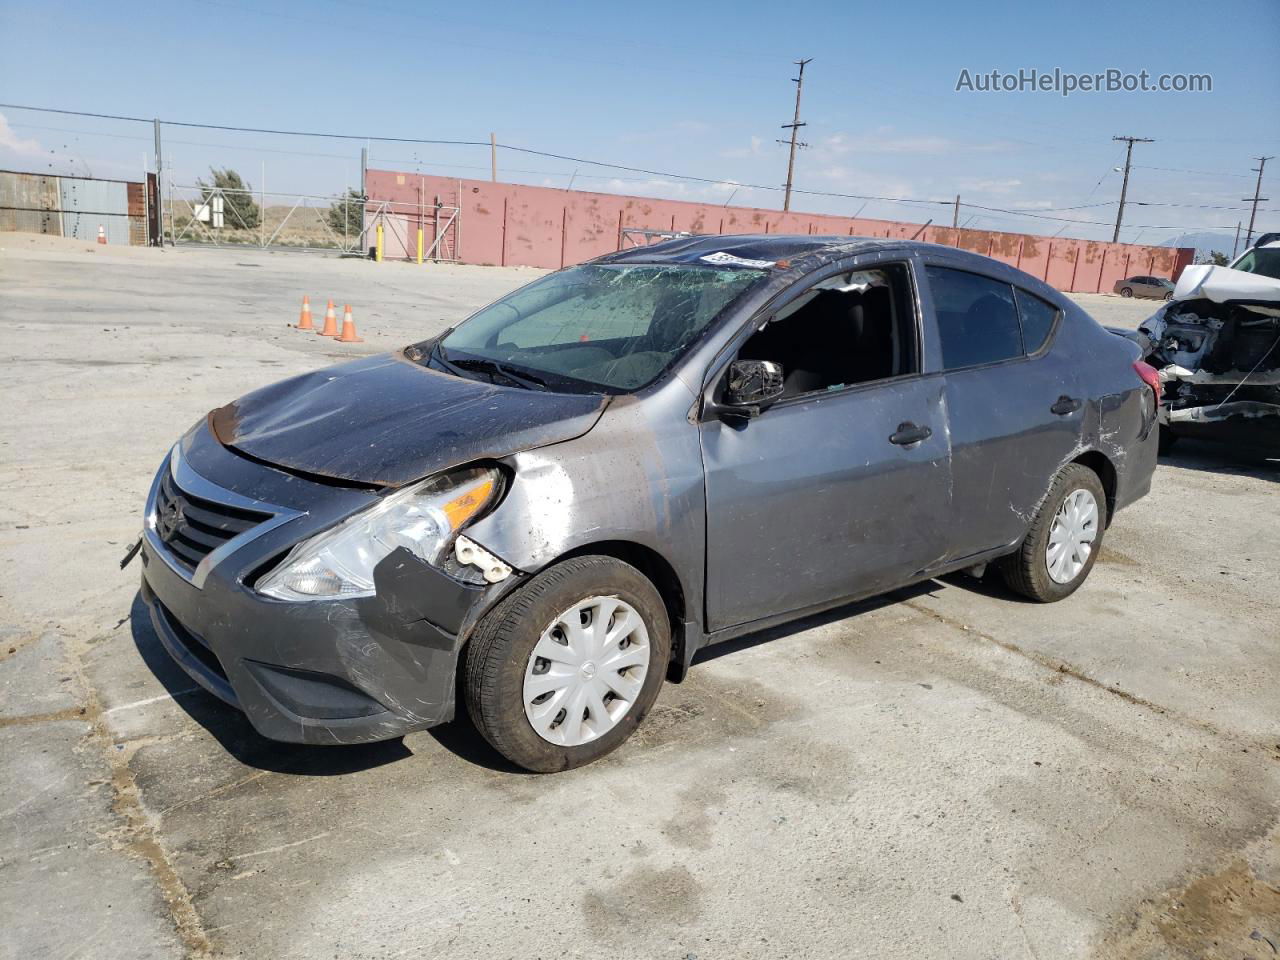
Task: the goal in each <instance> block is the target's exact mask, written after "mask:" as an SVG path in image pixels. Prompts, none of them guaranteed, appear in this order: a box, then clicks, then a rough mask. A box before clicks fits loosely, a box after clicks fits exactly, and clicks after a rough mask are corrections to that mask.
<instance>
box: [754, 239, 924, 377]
mask: <svg viewBox="0 0 1280 960" xmlns="http://www.w3.org/2000/svg"><path fill="white" fill-rule="evenodd" d="M916 331H917V323H916V313H915V300H914V297H913V296H912V294H911V274H910V272H909V270H908V268H907V265H906V264H905V263H889V264H877V265H876V266H874V267H869V268H866V269H860V270H854V271H851V272H848V273H842V274H838V275H836V276H834V277H828V278H827V279H825V280H821V281H819V282H818V283H816V284H814V285H813V286H812V287H810V288H809V289H808V290H806V291H805V292H804V293H802V294H800V296H798V297H796V298H795V299H794V300H792V301H791V302H790V303H788V304H787V305H786V306H785V307H783V308H782V309H781V310H779V311H778V312H777V314H775V315H774V316H773V317H772V318H771V319H770V320H769V322H768V323H767V324H766V325H765V326H764V327H763V328H762V329H761V330H759V331H757V332H756V333H755V334H754V335H753V336H751V338H750V339H748V340H747V341H746V343H744V344H743V345H742V347H741V349H739V351H738V359H740V360H772V361H774V362H775V363H779V364H781V365H782V373H783V383H784V391H783V394H782V396H783V399H786V398H788V397H797V396H801V395H803V394H808V393H816V392H821V391H827V390H836V389H840V388H842V387H848V386H853V385H855V384H859V383H869V382H872V381H875V380H887V379H889V378H891V377H901V376H907V375H910V374H914V373H918V372H919V370H920V359H919V358H920V351H919V345H918V343H917V334H916Z"/></svg>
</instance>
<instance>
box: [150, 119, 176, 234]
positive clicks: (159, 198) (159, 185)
mask: <svg viewBox="0 0 1280 960" xmlns="http://www.w3.org/2000/svg"><path fill="white" fill-rule="evenodd" d="M153 122H154V124H155V135H156V206H158V207H159V208H160V216H159V218H158V219H157V220H156V222H157V223H158V224H160V237H159V241H160V242H159V243H156V238H155V237H153V238H152V240H151V242H152V243H153V244H154V245H155V246H157V247H163V246H164V161H163V158H162V157H161V156H160V119H159V118H158V117H157V118H156V119H155V121H153ZM170 200H172V197H171V198H170Z"/></svg>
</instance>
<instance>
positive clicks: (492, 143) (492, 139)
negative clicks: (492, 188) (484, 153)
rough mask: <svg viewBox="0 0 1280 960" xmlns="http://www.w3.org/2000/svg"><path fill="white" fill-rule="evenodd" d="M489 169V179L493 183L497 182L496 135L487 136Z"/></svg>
mask: <svg viewBox="0 0 1280 960" xmlns="http://www.w3.org/2000/svg"><path fill="white" fill-rule="evenodd" d="M489 169H490V177H489V179H491V180H492V181H493V182H494V183H497V182H498V136H497V134H493V133H491V134H489Z"/></svg>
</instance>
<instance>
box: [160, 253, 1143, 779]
mask: <svg viewBox="0 0 1280 960" xmlns="http://www.w3.org/2000/svg"><path fill="white" fill-rule="evenodd" d="M1159 393H1160V382H1159V379H1158V377H1157V375H1156V372H1155V371H1154V370H1153V369H1152V368H1151V367H1149V366H1148V365H1146V364H1145V363H1143V362H1142V360H1141V358H1140V355H1139V350H1138V347H1137V346H1136V345H1135V344H1134V343H1133V342H1131V341H1129V340H1126V339H1124V338H1122V337H1118V336H1115V335H1114V334H1112V333H1109V332H1107V331H1106V330H1104V329H1103V328H1102V327H1100V326H1099V325H1098V324H1097V323H1095V322H1094V321H1093V320H1092V319H1091V318H1090V317H1089V316H1088V315H1087V314H1086V313H1084V312H1083V311H1082V310H1081V309H1080V308H1079V307H1077V306H1076V305H1074V304H1073V303H1072V302H1071V301H1070V300H1068V299H1067V298H1065V297H1064V296H1062V295H1061V294H1059V293H1058V292H1056V291H1055V290H1053V289H1052V288H1050V287H1048V286H1046V285H1045V284H1044V283H1042V282H1041V281H1039V280H1037V279H1035V278H1033V277H1031V276H1029V275H1028V274H1026V273H1022V272H1021V271H1018V270H1015V269H1013V268H1011V267H1009V266H1006V265H1003V264H1000V263H998V262H996V261H994V260H990V259H987V258H985V257H980V256H977V255H974V254H970V253H965V252H963V251H959V250H954V249H950V248H946V247H938V246H933V245H929V244H922V243H912V242H907V241H892V240H871V239H861V238H849V237H836V238H821V237H785V236H743V237H687V238H677V239H672V240H668V241H665V242H662V243H659V244H655V245H653V246H649V247H644V248H637V249H631V250H626V251H621V252H618V253H613V254H609V255H607V256H604V257H601V258H599V259H597V260H593V261H591V262H589V263H586V264H582V265H580V266H575V267H570V268H568V269H564V270H561V271H559V272H556V273H551V274H549V275H547V276H545V277H542V278H541V279H539V280H536V281H535V282H533V283H531V284H529V285H528V286H525V287H523V288H521V289H519V290H517V291H515V292H514V293H512V294H510V295H508V296H506V297H503V298H502V299H501V300H498V301H497V302H496V303H493V304H492V305H490V306H488V307H485V308H484V309H482V310H480V311H479V312H478V313H476V314H474V315H473V316H472V317H471V318H470V319H468V320H467V321H465V322H464V323H462V324H460V325H459V326H457V327H456V328H453V329H451V330H449V331H447V332H446V333H444V334H443V335H441V336H438V337H435V338H433V339H430V340H426V341H424V342H421V343H417V344H414V345H412V346H410V347H407V348H405V349H404V350H401V351H398V352H395V353H391V354H385V355H381V356H374V357H369V358H366V359H361V360H356V361H353V362H350V363H345V364H341V365H339V366H336V367H332V368H330V369H326V370H320V371H317V372H315V373H310V374H305V375H302V376H299V377H294V378H293V379H290V380H285V381H283V382H281V383H277V384H275V385H273V386H268V387H265V388H263V389H260V390H258V391H256V392H253V393H250V394H248V395H247V396H245V397H243V398H241V399H240V400H238V401H236V402H234V403H232V404H230V405H228V406H225V407H222V408H220V409H217V410H214V411H212V412H211V413H210V414H209V415H208V416H207V417H206V418H204V419H202V420H201V421H200V422H199V423H197V424H195V425H194V426H193V427H192V428H191V429H190V430H189V431H188V432H187V433H186V435H184V436H183V437H182V439H181V440H180V441H179V442H178V443H177V444H176V445H175V446H174V447H173V449H172V450H171V451H170V452H169V454H168V455H167V456H166V458H165V460H164V462H163V464H162V465H161V467H160V470H159V472H158V474H157V475H156V478H155V481H154V483H153V485H152V488H151V491H150V494H149V496H148V498H147V503H146V510H145V522H144V532H143V538H142V544H141V559H142V598H143V600H144V602H145V604H146V605H147V607H148V608H149V611H150V617H151V621H152V623H153V625H154V627H155V630H156V632H157V634H158V636H159V638H160V640H161V642H162V643H163V645H164V647H165V648H166V649H167V651H168V652H169V654H170V655H171V656H172V657H173V658H174V659H175V660H176V661H177V662H178V663H179V664H180V665H181V666H182V667H183V668H184V669H185V670H186V671H187V673H189V674H190V675H191V676H192V677H193V678H195V680H196V681H197V682H198V683H199V684H201V685H202V686H203V687H204V688H205V689H207V690H209V691H210V692H212V693H213V694H214V695H216V696H217V697H220V698H221V699H222V700H224V701H226V702H227V703H228V704H230V705H232V706H234V707H237V708H239V709H240V710H242V711H244V713H245V714H247V716H248V718H249V720H250V721H251V722H252V724H253V726H254V727H255V728H256V729H257V730H258V731H259V732H260V733H262V734H263V735H264V736H266V737H270V738H274V739H277V740H284V741H294V742H301V743H311V744H343V743H357V742H364V741H372V740H380V739H385V738H391V737H397V736H400V735H403V734H405V733H406V732H408V731H412V730H418V729H422V728H425V727H430V726H433V725H436V724H440V723H444V722H446V721H449V720H451V719H452V718H453V716H454V714H455V710H456V709H458V707H459V705H458V704H456V703H455V700H457V699H461V700H462V701H463V702H464V705H465V709H466V710H467V711H468V712H469V714H470V716H471V718H472V719H473V721H474V723H475V725H476V727H477V728H478V729H479V731H480V732H481V733H482V734H483V736H484V737H485V738H486V739H487V740H488V741H489V742H490V743H491V744H492V745H493V746H494V747H495V748H496V749H497V750H498V751H499V752H500V753H501V754H503V755H504V756H505V757H507V758H508V759H509V760H510V761H512V762H513V763H514V764H517V765H519V766H522V767H525V768H527V769H530V770H535V771H556V770H563V769H566V768H570V767H576V766H579V765H581V764H584V763H588V762H590V761H592V760H595V759H597V758H598V757H601V756H603V755H604V754H607V753H609V752H610V751H611V750H613V749H614V748H616V747H617V746H618V745H619V744H621V743H622V742H623V741H624V740H626V739H627V737H628V736H629V735H630V734H631V732H632V731H633V730H634V729H635V728H636V726H637V725H638V724H639V723H640V722H641V721H642V719H643V718H644V716H645V714H646V713H647V712H648V711H649V709H650V708H651V707H652V706H653V703H654V701H655V699H656V697H657V695H658V691H659V688H660V687H661V685H662V683H663V682H664V679H666V678H670V679H672V680H676V681H678V680H680V679H682V678H683V676H684V674H685V671H686V670H687V669H688V667H689V665H690V662H691V661H692V660H693V658H694V655H695V654H696V653H697V651H698V650H699V649H701V648H702V647H704V646H705V645H707V644H710V643H714V642H717V641H721V640H725V639H728V638H730V637H734V636H738V635H741V634H745V633H748V632H751V631H756V630H760V629H762V628H764V627H767V626H770V625H773V624H777V623H780V622H782V621H786V620H790V619H794V618H797V617H800V616H803V615H805V614H808V613H812V612H815V611H818V610H821V609H824V608H830V607H834V606H837V605H839V604H843V603H846V602H848V601H850V600H854V599H857V598H861V597H866V596H869V595H872V594H877V593H882V592H884V591H887V590H891V589H893V588H896V587H900V586H903V585H905V584H908V583H911V582H914V581H920V580H925V579H928V578H930V577H934V576H937V575H940V574H945V573H948V572H951V571H961V570H967V571H969V572H971V573H974V574H975V575H982V571H983V570H984V569H985V568H986V566H987V565H988V564H990V565H991V566H992V568H993V571H994V570H995V569H998V570H999V572H1000V573H1001V574H1002V575H1003V577H1004V578H1005V580H1006V581H1007V583H1008V585H1009V586H1010V587H1011V588H1012V589H1013V590H1014V591H1016V592H1018V593H1020V594H1023V595H1024V596H1026V597H1029V598H1031V599H1032V600H1036V601H1053V600H1060V599H1062V598H1064V597H1066V596H1068V595H1070V594H1071V593H1072V592H1073V591H1074V590H1076V588H1078V587H1079V586H1080V585H1081V583H1082V582H1083V581H1084V580H1085V578H1086V577H1087V576H1088V575H1089V571H1090V570H1091V568H1092V566H1093V564H1094V561H1095V560H1096V559H1097V556H1098V550H1099V547H1100V546H1101V544H1102V538H1103V535H1104V531H1105V530H1106V528H1107V525H1108V524H1109V523H1110V521H1111V519H1112V517H1113V516H1114V514H1115V512H1116V511H1117V510H1119V509H1121V508H1123V507H1125V506H1127V505H1128V504H1130V503H1132V502H1133V501H1134V500H1136V499H1137V498H1139V497H1141V496H1143V495H1144V494H1146V493H1147V491H1148V489H1149V488H1150V484H1151V476H1152V471H1153V469H1154V466H1155V462H1156V445H1157V442H1158V435H1157V431H1156V429H1155V427H1156V411H1157V404H1158V401H1159Z"/></svg>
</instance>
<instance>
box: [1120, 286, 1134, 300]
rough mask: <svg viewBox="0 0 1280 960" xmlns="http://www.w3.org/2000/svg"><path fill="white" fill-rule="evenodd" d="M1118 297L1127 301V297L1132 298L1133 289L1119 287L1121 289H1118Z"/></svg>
mask: <svg viewBox="0 0 1280 960" xmlns="http://www.w3.org/2000/svg"><path fill="white" fill-rule="evenodd" d="M1120 296H1122V297H1125V298H1126V299H1127V298H1129V297H1132V296H1133V288H1132V287H1121V288H1120Z"/></svg>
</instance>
